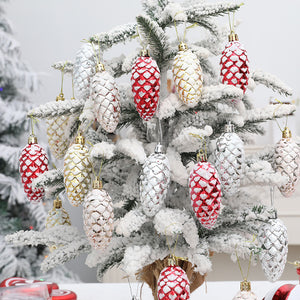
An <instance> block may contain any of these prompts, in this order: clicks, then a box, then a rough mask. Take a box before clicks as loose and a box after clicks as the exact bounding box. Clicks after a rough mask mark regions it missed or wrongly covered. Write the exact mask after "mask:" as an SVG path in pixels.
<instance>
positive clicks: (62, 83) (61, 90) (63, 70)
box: [60, 62, 67, 94]
mask: <svg viewBox="0 0 300 300" xmlns="http://www.w3.org/2000/svg"><path fill="white" fill-rule="evenodd" d="M66 65H67V62H65V64H64V66H63V67H62V69H61V85H60V93H61V94H63V87H64V75H65V67H66Z"/></svg>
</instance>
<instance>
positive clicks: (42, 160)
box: [19, 134, 48, 202]
mask: <svg viewBox="0 0 300 300" xmlns="http://www.w3.org/2000/svg"><path fill="white" fill-rule="evenodd" d="M19 161H20V174H21V179H22V183H23V186H24V192H25V193H26V195H27V197H28V199H29V200H30V201H32V202H39V201H41V200H42V199H43V197H44V194H45V191H44V189H43V188H37V189H32V187H31V184H32V180H33V179H35V178H37V177H38V176H39V174H43V173H44V172H45V171H48V157H47V154H46V152H45V150H44V149H43V148H42V147H41V146H40V145H39V144H38V143H37V138H36V136H34V135H33V134H32V135H30V137H29V138H28V144H27V145H26V146H25V147H24V148H23V149H22V152H21V156H20V158H19Z"/></svg>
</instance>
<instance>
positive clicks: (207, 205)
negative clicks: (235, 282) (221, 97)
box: [20, 35, 300, 300]
mask: <svg viewBox="0 0 300 300" xmlns="http://www.w3.org/2000/svg"><path fill="white" fill-rule="evenodd" d="M84 59H85V58H84V57H82V53H81V54H79V56H78V58H77V62H79V63H77V65H76V63H75V66H74V71H75V72H76V73H74V79H75V83H76V84H77V87H78V90H79V93H80V94H81V95H80V96H82V97H85V98H86V97H91V99H92V101H93V105H94V110H93V111H94V114H95V119H97V121H98V122H99V124H100V125H101V127H102V128H103V129H104V130H105V131H107V132H108V133H112V132H114V131H115V130H116V127H117V125H118V122H119V118H120V113H121V109H120V96H119V92H118V88H117V85H116V83H115V80H114V78H113V77H112V76H111V75H110V74H109V73H108V72H107V71H106V70H105V67H104V65H103V64H101V63H100V62H99V61H97V62H96V67H95V66H93V68H94V73H91V72H92V71H91V70H92V68H85V67H84V65H82V63H83V61H84ZM89 63H90V62H89ZM220 65H221V80H222V83H223V84H228V85H234V86H236V87H239V88H241V89H242V90H243V91H244V92H245V91H246V88H247V84H248V79H249V67H248V58H247V52H246V50H245V49H244V48H243V46H242V45H241V44H240V42H239V41H238V40H237V37H236V35H230V42H229V43H228V44H227V45H226V47H225V50H224V51H223V53H222V57H221V61H220ZM172 71H173V79H174V82H175V87H176V90H177V93H178V95H179V98H180V99H181V100H182V101H183V102H184V103H185V104H186V105H187V106H189V107H195V106H196V105H197V103H198V102H199V101H201V92H202V84H203V79H202V70H201V66H200V64H199V60H198V59H197V57H196V55H195V54H194V53H193V52H192V51H191V50H189V49H188V48H187V45H186V44H184V43H181V44H180V45H179V52H178V54H177V55H176V57H175V58H174V62H173V68H172ZM131 84H132V92H133V97H134V103H135V105H136V109H137V111H138V113H139V115H140V116H141V118H143V120H145V121H148V120H150V119H151V118H152V117H153V116H154V114H155V112H156V110H157V107H158V102H159V89H160V71H159V68H158V66H157V64H156V62H155V60H154V59H153V58H151V57H150V56H149V54H148V53H147V51H145V50H143V52H142V55H141V56H140V57H138V58H137V59H136V61H135V63H134V65H133V67H132V75H131ZM57 100H58V101H63V100H64V99H63V95H60V97H58V99H57ZM67 123H68V117H65V116H60V117H57V118H54V119H50V120H48V136H49V145H50V148H51V151H52V152H53V154H54V155H55V156H56V158H58V159H61V158H62V157H64V183H65V187H66V193H67V197H68V199H69V201H70V203H71V204H72V205H73V206H78V205H80V204H83V216H84V228H85V231H86V234H87V237H88V239H89V241H90V243H91V245H92V246H93V247H94V248H100V249H104V248H105V247H106V246H107V245H108V243H109V241H110V239H111V236H112V232H113V218H114V214H113V205H112V201H111V198H110V196H109V195H108V193H107V192H106V191H105V190H103V189H102V184H101V181H99V179H98V178H96V180H95V181H94V183H93V189H92V190H91V191H89V189H90V185H91V174H92V165H91V162H90V160H89V149H88V148H87V146H86V145H85V140H84V137H83V136H82V135H81V134H80V133H79V134H78V136H77V137H76V140H75V143H74V144H73V145H71V146H70V147H68V146H69V145H68V144H67V143H66V141H65V140H63V139H62V136H63V132H64V128H66V127H65V126H67V125H66V124H67ZM215 157H216V163H215V166H213V165H212V164H211V163H210V162H208V161H206V160H205V159H200V160H199V161H198V162H197V163H196V164H195V166H194V168H193V170H192V171H191V174H190V177H189V191H190V198H191V205H192V208H193V210H194V212H195V215H196V216H197V218H198V220H199V222H200V223H201V224H202V226H203V227H205V228H206V229H212V228H213V227H214V225H215V224H216V222H217V217H218V215H219V213H220V208H221V194H223V195H224V196H225V197H231V196H233V195H235V194H236V193H237V192H238V190H239V187H240V181H241V178H242V175H243V165H244V150H243V142H242V140H241V139H240V138H239V136H238V135H237V134H236V133H235V132H234V130H233V126H232V125H231V124H228V125H226V130H225V132H224V133H222V134H221V136H220V137H219V138H218V140H217V144H216V150H215ZM299 165H300V164H299V148H298V146H297V145H296V144H295V143H294V142H293V141H292V140H291V136H290V135H289V134H288V133H287V132H285V134H284V136H283V138H282V139H281V140H280V141H279V143H278V144H277V145H276V149H275V160H274V168H275V170H276V171H279V172H281V173H282V174H285V175H287V176H288V178H289V182H288V184H286V185H285V186H283V187H280V191H281V192H282V194H283V195H284V196H289V195H291V193H292V192H293V191H294V189H295V184H296V182H297V180H298V177H299ZM47 170H48V159H47V156H46V153H45V151H44V150H43V149H42V148H41V147H40V146H39V145H38V144H37V140H36V138H35V137H33V136H31V137H30V138H29V143H28V145H27V146H26V147H25V148H24V149H23V151H22V154H21V157H20V172H21V176H22V183H23V184H24V191H25V193H26V194H27V196H28V199H29V200H31V201H32V202H38V201H40V200H41V199H42V198H43V196H44V190H43V189H41V188H40V189H32V187H31V183H32V180H33V179H34V178H36V177H37V176H38V175H39V174H42V173H44V172H45V171H47ZM169 182H170V166H169V162H168V159H167V156H166V155H165V154H164V153H163V152H162V149H161V145H158V146H157V147H156V149H155V152H154V153H153V154H151V155H150V156H149V157H148V158H147V159H146V161H145V163H144V165H143V167H142V173H141V176H140V201H141V206H142V209H143V211H144V213H145V215H147V216H149V217H153V216H155V215H156V214H157V212H158V211H159V210H160V209H161V207H162V206H163V205H164V199H165V197H166V194H167V190H168V185H169ZM50 216H52V217H50ZM53 218H57V220H55V221H53ZM59 220H60V221H59ZM47 224H48V227H51V226H55V225H56V224H70V222H69V218H68V216H67V213H66V212H65V211H64V210H63V208H62V206H61V201H59V200H56V201H55V203H54V208H53V210H52V211H51V212H50V215H49V218H48V221H47ZM259 239H260V242H261V245H263V247H262V248H263V250H262V253H261V262H262V266H263V269H264V271H265V273H266V275H267V277H268V279H270V280H272V281H273V280H276V279H278V278H279V277H280V275H281V273H282V271H283V268H284V265H285V262H286V256H287V232H286V228H285V226H284V225H283V224H282V222H281V221H280V220H278V219H274V220H270V221H269V222H268V223H266V224H264V225H262V227H261V232H260V234H259ZM170 282H171V284H169V283H170ZM170 295H173V296H174V295H177V296H178V297H179V298H176V299H189V283H188V279H187V278H186V274H185V272H184V271H183V270H182V269H181V268H180V267H177V266H169V267H168V268H166V269H165V270H163V271H162V272H161V276H160V279H159V282H158V298H159V299H161V300H162V299H171V298H170V297H169V296H170ZM184 295H185V296H184ZM172 299H173V298H172Z"/></svg>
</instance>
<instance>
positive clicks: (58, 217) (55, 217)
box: [45, 198, 71, 229]
mask: <svg viewBox="0 0 300 300" xmlns="http://www.w3.org/2000/svg"><path fill="white" fill-rule="evenodd" d="M57 225H71V220H70V216H69V214H68V212H67V211H66V210H65V209H64V208H63V207H62V201H61V200H60V199H59V198H57V199H55V200H54V201H53V208H52V209H51V210H50V211H49V212H48V216H47V219H46V225H45V226H46V228H47V229H49V228H52V227H54V226H57Z"/></svg>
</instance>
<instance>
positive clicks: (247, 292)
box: [232, 280, 258, 300]
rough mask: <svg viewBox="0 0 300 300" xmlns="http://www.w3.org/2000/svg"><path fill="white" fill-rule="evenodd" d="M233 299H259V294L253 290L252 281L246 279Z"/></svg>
mask: <svg viewBox="0 0 300 300" xmlns="http://www.w3.org/2000/svg"><path fill="white" fill-rule="evenodd" d="M232 300H258V298H257V296H256V295H255V294H254V293H253V292H252V291H251V283H250V282H249V281H247V280H244V281H242V282H241V283H240V291H239V292H238V293H237V294H236V295H235V296H234V297H233V299H232Z"/></svg>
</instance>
